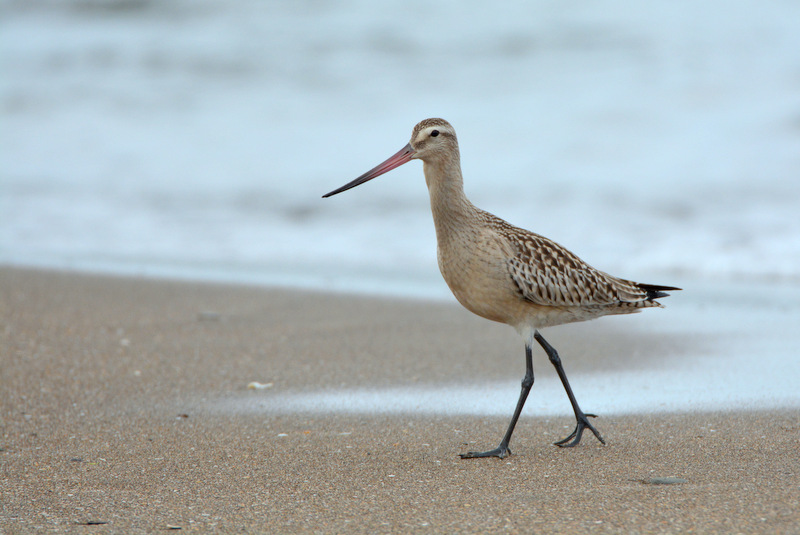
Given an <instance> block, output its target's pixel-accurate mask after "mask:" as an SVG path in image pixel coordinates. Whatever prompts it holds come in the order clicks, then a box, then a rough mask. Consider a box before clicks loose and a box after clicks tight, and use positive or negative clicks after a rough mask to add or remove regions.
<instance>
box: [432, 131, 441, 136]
mask: <svg viewBox="0 0 800 535" xmlns="http://www.w3.org/2000/svg"><path fill="white" fill-rule="evenodd" d="M438 135H439V131H438V130H432V131H431V137H436V136H438Z"/></svg>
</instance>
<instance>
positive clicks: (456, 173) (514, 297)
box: [325, 119, 678, 458]
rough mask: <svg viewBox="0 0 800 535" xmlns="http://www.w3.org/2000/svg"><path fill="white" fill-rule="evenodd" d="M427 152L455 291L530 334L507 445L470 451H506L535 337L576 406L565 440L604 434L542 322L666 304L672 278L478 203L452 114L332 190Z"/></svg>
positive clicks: (442, 249)
mask: <svg viewBox="0 0 800 535" xmlns="http://www.w3.org/2000/svg"><path fill="white" fill-rule="evenodd" d="M413 159H419V160H422V162H423V171H424V173H425V183H426V184H427V186H428V192H429V194H430V201H431V212H432V214H433V222H434V226H435V227H436V241H437V257H438V262H439V270H440V271H441V272H442V276H443V277H444V280H445V282H447V285H448V286H449V287H450V290H451V291H452V292H453V295H454V296H455V297H456V299H458V301H459V302H460V303H461V304H462V305H463V306H464V307H465V308H467V309H468V310H470V311H471V312H474V313H475V314H477V315H479V316H482V317H484V318H487V319H490V320H493V321H498V322H502V323H507V324H508V325H511V326H512V327H514V328H515V329H516V330H517V331H518V332H519V333H520V334H521V335H522V336H523V337H524V339H525V342H526V346H525V351H526V353H525V355H526V373H525V378H524V379H523V381H522V392H521V393H520V398H519V401H518V402H517V408H516V410H515V411H514V416H513V417H512V420H511V424H510V425H509V427H508V430H507V431H506V434H505V436H504V437H503V440H502V441H501V443H500V445H499V446H498V447H497V448H495V449H493V450H489V451H485V452H469V453H466V454H463V455H462V457H464V458H475V457H500V458H503V457H505V456H507V455H510V454H511V451H510V450H509V448H508V444H509V441H510V440H511V435H512V433H513V431H514V426H515V425H516V423H517V419H518V418H519V415H520V413H521V411H522V407H523V405H524V404H525V400H526V398H527V396H528V393H529V392H530V389H531V387H532V385H533V367H532V360H531V347H532V346H533V342H534V341H536V342H538V343H539V345H541V346H542V348H543V349H544V350H545V352H546V353H547V355H548V357H549V358H550V361H551V362H552V363H553V365H554V366H555V367H556V371H557V372H558V375H559V378H560V379H561V381H562V383H563V385H564V388H565V390H566V392H567V395H568V397H569V399H570V403H571V404H572V407H573V410H574V411H575V418H576V420H577V425H576V427H575V431H573V432H572V434H571V435H570V436H568V437H567V438H565V439H564V440H561V441H558V442H556V444H557V445H559V446H575V445H577V444H578V443H579V442H580V440H581V435H582V433H583V431H584V430H585V429H590V430H591V431H592V432H593V433H594V434H595V436H596V437H597V438H598V440H600V442H602V443H605V442H604V441H603V438H602V437H601V436H600V433H598V432H597V430H596V429H595V428H594V427H593V426H592V424H591V423H589V421H588V419H587V417H588V416H593V415H591V414H585V413H584V412H583V411H581V409H580V407H579V406H578V403H577V401H576V400H575V396H574V395H573V393H572V389H571V387H570V385H569V381H568V380H567V377H566V373H565V372H564V369H563V367H562V365H561V359H560V358H559V356H558V353H557V352H556V351H555V349H553V347H552V346H550V344H548V343H547V341H545V340H544V338H543V337H542V336H541V334H539V332H538V329H540V328H543V327H550V326H554V325H560V324H563V323H571V322H576V321H586V320H590V319H594V318H598V317H600V316H605V315H610V314H629V313H632V312H639V311H640V310H642V309H643V308H650V307H660V306H662V305H661V304H660V303H658V301H656V299H657V298H659V297H666V296H667V294H666V293H664V291H665V290H678V288H673V287H670V286H656V285H650V284H641V283H637V282H633V281H629V280H625V279H620V278H617V277H613V276H611V275H609V274H608V273H605V272H603V271H600V270H598V269H595V268H593V267H592V266H590V265H589V264H587V263H586V262H584V261H583V260H581V259H580V258H578V257H577V256H576V255H575V254H573V253H571V252H570V251H568V250H567V249H565V248H564V247H562V246H561V245H559V244H557V243H555V242H553V241H552V240H549V239H547V238H545V237H544V236H540V235H538V234H534V233H533V232H530V231H528V230H525V229H521V228H518V227H515V226H513V225H510V224H509V223H507V222H505V221H503V220H502V219H500V218H499V217H496V216H494V215H492V214H490V213H489V212H486V211H484V210H481V209H480V208H477V207H476V206H475V205H473V204H472V203H471V202H470V201H469V200H468V199H467V197H466V196H465V195H464V187H463V179H462V176H461V162H460V154H459V149H458V140H457V138H456V133H455V130H454V129H453V127H452V126H451V125H450V123H448V122H447V121H445V120H444V119H425V120H424V121H422V122H420V123H419V124H417V125H416V126H415V127H414V130H413V132H412V134H411V141H410V142H409V144H408V145H406V146H405V147H403V148H402V149H401V150H400V151H399V152H398V153H397V154H395V155H394V156H392V157H390V158H389V159H388V160H386V161H385V162H383V163H382V164H380V165H378V166H377V167H375V168H373V169H371V170H370V171H368V172H366V173H364V174H363V175H361V176H360V177H358V178H356V179H355V180H353V181H352V182H349V183H348V184H345V185H344V186H342V187H341V188H338V189H336V190H334V191H332V192H330V193H328V194H327V195H325V197H329V196H331V195H335V194H337V193H340V192H342V191H345V190H348V189H350V188H353V187H355V186H358V185H359V184H363V183H364V182H367V181H369V180H372V179H373V178H375V177H377V176H380V175H382V174H383V173H386V172H388V171H390V170H392V169H394V168H395V167H397V166H399V165H402V164H404V163H406V162H409V161H411V160H413Z"/></svg>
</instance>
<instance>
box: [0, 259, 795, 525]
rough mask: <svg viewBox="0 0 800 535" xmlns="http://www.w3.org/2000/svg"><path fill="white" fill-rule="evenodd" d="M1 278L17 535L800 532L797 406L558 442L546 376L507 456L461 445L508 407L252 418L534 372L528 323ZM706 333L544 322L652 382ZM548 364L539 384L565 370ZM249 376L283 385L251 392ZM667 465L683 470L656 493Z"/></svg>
mask: <svg viewBox="0 0 800 535" xmlns="http://www.w3.org/2000/svg"><path fill="white" fill-rule="evenodd" d="M0 291H1V292H2V303H1V304H0V311H1V312H2V314H0V318H2V326H0V328H2V338H1V339H0V354H2V358H3V371H2V377H1V378H0V387H2V391H3V396H2V400H1V401H0V409H2V413H0V414H1V416H0V424H2V441H1V442H0V474H2V479H1V480H0V486H1V487H2V496H3V500H2V505H0V532H3V533H27V532H30V531H32V530H34V529H43V530H46V531H51V532H73V531H74V532H81V533H82V532H84V531H85V530H86V529H92V530H93V531H98V532H100V531H102V532H104V533H148V532H153V531H160V530H166V529H170V526H172V527H180V528H181V529H182V530H191V529H194V530H202V531H204V532H205V531H210V532H218V533H227V532H234V531H242V530H244V531H256V532H281V533H305V532H323V533H340V532H353V533H391V532H408V531H412V530H414V531H417V530H419V531H428V532H432V533H444V532H467V533H470V532H471V533H480V532H486V531H501V530H504V531H508V532H511V533H517V532H520V533H529V532H531V531H532V530H533V531H538V530H545V531H566V530H570V531H572V532H575V533H616V532H626V533H636V532H661V533H670V532H679V531H689V530H694V531H700V532H710V531H725V532H749V533H793V532H796V526H797V525H798V524H800V512H798V511H797V510H796V507H794V505H793V504H796V503H798V501H800V487H799V486H798V485H797V481H798V478H800V459H798V455H797V451H798V448H800V414H798V411H797V410H796V408H788V409H765V410H747V409H742V408H740V409H735V410H731V411H727V412H718V411H708V412H703V411H681V412H666V413H635V414H609V413H607V412H605V411H604V410H603V405H598V406H595V405H597V404H596V403H594V402H593V406H592V410H593V411H595V412H598V413H599V414H600V417H599V418H598V419H597V420H596V421H595V423H596V425H597V426H598V429H599V430H600V431H601V432H602V433H603V435H604V437H605V438H606V440H607V441H608V445H607V446H600V445H599V443H597V441H596V440H594V439H593V437H592V436H584V440H583V442H582V443H581V445H580V446H579V447H577V448H573V449H570V450H562V449H558V448H556V447H554V446H552V442H554V441H555V440H556V439H557V438H561V436H562V435H566V434H568V433H569V431H570V430H571V425H572V423H573V422H572V421H571V420H570V419H569V417H564V416H560V415H557V414H556V415H548V416H537V415H536V410H535V408H536V395H537V390H536V386H537V385H535V386H534V392H533V393H532V395H531V398H530V400H529V406H528V407H526V409H528V410H526V412H525V414H523V417H522V419H521V420H520V424H519V426H518V429H517V432H516V433H515V436H514V440H513V441H512V444H511V449H512V451H513V453H514V455H512V456H511V457H509V458H507V459H504V460H502V461H501V460H497V459H482V460H469V461H462V460H460V459H458V458H457V455H458V454H459V453H462V452H463V451H466V450H467V449H474V447H484V446H487V447H491V446H493V445H494V443H495V442H496V441H497V440H499V438H500V434H501V433H502V432H503V430H504V429H505V425H506V424H507V420H508V417H509V416H510V412H511V409H512V408H513V407H511V406H509V407H507V408H506V407H502V410H499V411H498V413H497V415H487V414H482V413H481V412H480V411H478V412H477V413H474V414H470V413H469V412H467V413H463V412H462V413H447V412H446V411H443V412H442V413H441V414H438V413H437V412H436V411H435V410H432V411H430V412H428V413H426V414H420V413H416V412H402V411H400V412H397V413H381V412H377V411H375V412H373V413H370V412H369V411H364V412H359V413H348V412H342V411H330V412H326V413H321V412H314V411H295V410H287V411H285V412H282V413H274V412H270V411H267V410H258V408H257V407H256V410H249V411H248V410H236V407H238V406H239V405H237V403H238V402H239V401H241V400H244V401H247V400H250V402H251V403H255V404H256V406H257V404H258V401H259V400H263V399H265V398H266V397H271V398H277V399H280V398H281V396H285V395H287V394H288V393H290V392H298V391H299V392H309V393H314V392H319V391H321V390H323V389H332V390H333V391H334V392H342V391H347V390H348V389H350V390H353V389H358V388H377V389H384V390H385V389H389V388H391V387H393V386H397V385H407V386H415V385H416V386H420V385H421V386H425V387H428V386H431V385H438V384H445V385H447V384H459V383H462V384H463V383H471V384H474V385H477V386H478V387H479V386H480V385H481V384H482V383H486V384H487V385H489V384H490V383H492V382H497V381H500V382H504V381H506V382H509V384H511V382H516V381H518V379H519V378H518V377H517V376H518V375H519V376H521V373H522V366H523V364H522V354H521V351H522V346H521V342H520V341H519V340H518V339H517V337H516V336H515V335H514V333H513V331H512V330H511V329H509V328H508V327H506V326H502V325H496V324H492V323H490V322H486V321H485V320H482V319H480V318H477V317H473V316H472V315H470V314H469V313H468V312H466V311H463V310H461V309H460V307H459V306H458V305H457V304H449V303H433V302H427V303H425V302H420V301H417V300H404V299H394V298H385V297H365V296H346V295H341V294H320V293H317V292H313V291H298V290H281V289H268V288H259V287H248V286H245V285H225V284H219V283H196V282H180V281H163V280H161V281H159V280H154V279H140V278H130V277H118V276H104V275H103V276H100V275H85V274H76V273H67V272H53V271H44V270H33V269H19V268H9V267H0ZM670 303H671V302H670ZM668 306H669V305H668ZM764 306H768V305H766V304H765V305H764ZM676 308H680V307H676ZM778 312H781V311H780V310H778ZM753 314H754V315H755V317H756V318H759V317H760V316H759V314H760V312H759V310H756V311H755V312H754V313H751V315H753ZM644 316H645V315H644V314H641V315H639V317H644ZM671 318H674V316H668V317H667V318H666V319H671ZM790 319H791V318H790ZM762 320H763V318H762ZM688 323H691V322H690V321H687V322H683V323H682V322H680V321H677V320H674V319H672V320H671V321H664V322H659V321H652V322H650V321H648V322H645V323H643V322H641V321H637V322H628V321H624V320H623V321H614V322H595V323H591V324H580V325H579V326H578V327H577V328H575V329H566V328H565V329H563V330H559V329H558V328H557V329H553V330H548V331H547V332H548V333H551V332H552V336H551V335H549V334H548V339H549V340H552V341H553V344H554V345H556V344H558V345H557V346H556V347H558V348H559V351H560V352H561V353H562V356H563V357H564V361H565V366H567V369H568V372H569V373H570V378H571V379H573V377H575V378H580V377H585V376H591V375H592V374H596V373H598V372H600V371H607V372H608V373H612V374H613V373H615V372H622V370H625V369H628V368H630V367H633V368H636V369H639V370H641V371H642V373H649V372H650V371H653V370H656V371H657V370H658V369H659V368H660V367H662V366H664V363H663V362H662V361H663V359H664V356H665V355H670V356H671V357H670V358H673V359H684V360H686V361H691V360H692V359H693V358H694V356H695V354H696V351H697V348H698V347H700V348H703V350H705V348H707V347H713V346H714V345H715V344H716V343H717V342H718V341H719V339H721V338H723V337H724V336H725V335H726V331H725V330H724V329H723V330H722V331H721V333H720V334H719V335H718V336H717V337H715V336H714V335H713V333H708V332H705V331H704V330H703V329H698V330H695V331H692V330H688V329H687V324H688ZM676 332H677V333H680V334H681V335H680V336H677V337H676V336H675V333H676ZM734 342H738V340H734ZM590 349H591V350H593V351H588V350H590ZM587 354H591V355H592V357H591V358H589V357H586V356H585V355H587ZM486 355H495V356H492V357H491V358H490V359H487V357H486ZM535 364H536V369H537V374H538V375H537V381H539V380H540V378H542V379H541V381H542V382H544V378H546V377H547V374H548V373H551V371H550V369H549V368H550V366H549V365H548V364H547V362H546V360H542V359H539V360H538V361H537V362H536V363H535ZM573 380H574V379H573ZM253 381H258V382H260V383H262V384H269V383H272V386H270V387H267V388H265V389H263V390H248V389H247V385H248V384H249V383H250V382H253ZM579 382H580V381H579ZM537 384H538V383H537ZM573 386H574V387H575V388H576V390H577V386H576V385H575V384H573ZM517 388H518V383H517ZM545 391H546V390H545V389H543V390H542V392H545ZM476 392H480V388H476ZM576 393H577V394H578V396H579V399H583V398H586V397H591V393H590V392H580V393H578V392H576ZM508 395H509V396H510V397H511V398H515V397H516V395H517V391H516V390H513V389H512V391H511V392H508ZM603 395H604V396H606V398H607V399H608V396H609V395H614V394H613V393H604V394H603ZM432 402H434V401H430V400H425V403H432ZM225 403H230V404H231V406H230V407H228V406H226V405H225ZM583 404H584V402H583V401H582V405H583ZM587 410H588V409H587ZM506 412H508V414H506ZM669 477H674V478H678V479H679V480H682V481H683V482H676V481H675V480H666V481H668V482H669V483H670V484H656V482H657V481H661V480H659V479H658V478H669ZM90 522H105V523H104V524H97V525H94V524H93V527H92V528H87V527H85V526H86V525H87V523H90ZM82 526H83V527H82Z"/></svg>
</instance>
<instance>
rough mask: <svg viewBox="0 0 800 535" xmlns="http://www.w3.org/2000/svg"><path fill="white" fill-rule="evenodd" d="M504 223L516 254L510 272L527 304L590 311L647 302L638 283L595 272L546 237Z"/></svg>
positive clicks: (505, 233) (511, 258) (645, 294)
mask: <svg viewBox="0 0 800 535" xmlns="http://www.w3.org/2000/svg"><path fill="white" fill-rule="evenodd" d="M502 223H503V225H502V226H501V227H510V228H507V229H503V228H500V229H498V230H500V231H501V234H502V235H503V236H504V237H505V238H506V239H507V240H508V245H509V246H510V247H511V250H512V251H513V254H512V256H511V257H510V258H509V260H508V271H509V274H510V276H511V279H512V280H513V281H514V284H516V286H517V288H519V291H520V293H521V294H522V296H523V297H524V298H525V299H527V300H528V301H531V302H532V303H535V304H537V305H544V306H581V307H587V306H610V305H620V304H623V303H637V302H641V301H645V300H646V299H647V297H648V296H647V292H646V291H644V290H642V289H641V288H639V287H638V285H637V284H636V283H634V282H631V281H626V280H623V279H618V278H616V277H612V276H611V275H608V274H607V273H604V272H602V271H599V270H597V269H595V268H593V267H592V266H590V265H588V264H587V263H586V262H584V261H583V260H581V259H580V258H578V257H577V256H575V255H574V254H573V253H571V252H570V251H568V250H567V249H565V248H563V247H561V246H560V245H558V244H557V243H555V242H553V241H551V240H549V239H547V238H545V237H543V236H540V235H538V234H535V233H533V232H529V231H526V230H524V229H519V228H516V227H511V226H510V225H508V224H507V223H505V222H502ZM502 230H506V232H502ZM508 230H511V231H510V232H509V231H508Z"/></svg>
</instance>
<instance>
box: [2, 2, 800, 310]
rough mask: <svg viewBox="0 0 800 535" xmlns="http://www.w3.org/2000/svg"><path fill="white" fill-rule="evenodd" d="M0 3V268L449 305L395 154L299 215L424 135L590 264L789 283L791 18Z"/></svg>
mask: <svg viewBox="0 0 800 535" xmlns="http://www.w3.org/2000/svg"><path fill="white" fill-rule="evenodd" d="M0 5H1V6H2V9H3V17H2V19H1V20H0V39H1V40H2V43H1V44H2V46H0V49H2V52H0V54H2V56H1V57H2V63H3V66H2V70H3V72H4V76H3V77H1V78H0V110H1V111H2V115H3V117H2V126H0V147H2V149H0V151H1V152H0V157H2V166H0V192H2V193H1V194H0V262H5V263H13V264H20V265H46V266H55V267H62V268H64V267H65V268H77V269H95V270H101V271H111V272H123V273H134V274H152V275H170V276H178V277H187V278H214V279H219V280H232V281H246V282H259V283H268V284H281V285H296V286H311V287H316V288H326V289H340V290H348V291H353V290H355V291H365V292H376V291H377V292H381V293H400V294H408V293H409V292H410V293H412V294H414V295H428V296H437V295H446V289H445V288H444V285H443V284H441V281H440V280H439V275H438V271H437V269H436V261H435V245H434V243H435V240H434V235H433V228H432V225H431V220H430V213H429V208H428V200H427V192H426V191H425V186H424V181H423V179H422V172H421V166H420V164H419V163H417V162H412V163H411V164H409V165H407V166H405V167H403V168H401V169H398V170H395V171H393V172H392V173H391V174H389V175H387V176H385V177H382V178H381V179H379V180H376V181H373V182H371V183H370V184H368V185H365V186H362V187H361V188H358V189H357V190H353V191H349V192H347V193H346V194H343V195H340V196H337V197H334V198H331V199H326V200H323V199H321V198H320V197H321V195H322V194H323V193H325V192H327V191H330V190H331V189H333V188H335V187H338V186H339V185H341V184H343V183H345V182H347V181H349V180H351V179H352V178H354V177H355V176H357V175H358V174H360V173H361V172H363V171H365V170H366V169H368V168H370V167H372V166H373V165H375V164H376V163H378V162H379V161H382V160H383V159H384V158H385V157H387V156H388V155H390V154H392V153H394V152H395V151H396V150H397V149H398V148H399V147H401V146H402V145H403V144H405V143H406V142H407V140H408V136H409V134H410V131H411V128H412V126H413V125H414V124H415V123H416V122H417V121H418V120H420V119H422V118H425V117H427V116H443V117H445V118H447V119H448V120H450V121H451V122H452V123H453V124H454V125H455V127H456V129H457V130H458V132H459V137H460V142H461V148H462V159H463V166H464V173H465V178H466V189H467V193H468V195H469V196H470V197H471V198H472V200H473V201H474V202H475V203H476V204H477V205H478V206H480V207H482V208H485V209H488V210H490V211H492V212H495V213H497V214H498V215H500V216H502V217H504V218H506V219H508V220H509V221H511V222H512V223H515V224H517V225H520V226H523V227H526V228H530V229H531V230H534V231H536V232H539V233H542V234H544V235H546V236H548V237H551V238H553V239H555V240H557V241H559V242H560V243H563V244H564V245H566V246H567V247H569V248H570V249H572V250H574V251H575V252H576V253H578V254H579V255H580V256H582V257H584V258H585V259H587V260H588V261H589V262H590V263H592V264H593V265H596V266H597V267H599V268H601V269H604V270H606V271H609V272H612V273H615V274H618V275H621V276H624V277H628V278H634V279H638V280H644V281H648V282H655V283H665V284H667V283H669V284H676V285H679V286H680V285H682V283H681V279H683V278H690V279H691V278H694V279H698V278H700V279H702V278H711V279H716V278H719V277H727V278H737V279H748V278H759V279H762V280H794V281H797V280H798V279H799V278H800V218H798V217H797V215H796V214H797V212H798V209H800V180H798V172H800V126H798V124H799V123H798V109H800V97H798V95H800V82H798V78H797V73H798V72H800V22H798V21H800V5H798V4H795V3H792V2H781V1H778V0H774V1H768V2H755V1H751V2H739V3H737V4H736V6H731V5H729V3H723V2H704V3H700V4H698V3H696V2H688V1H681V2H672V3H669V4H668V5H663V6H647V7H645V6H643V5H641V4H640V3H637V2H633V1H623V0H619V1H602V2H594V3H588V4H584V5H580V6H574V5H570V6H566V5H565V6H561V5H559V4H553V3H548V2H534V3H529V2H526V3H523V2H520V3H516V4H512V5H510V6H506V7H504V8H503V9H499V8H497V7H490V6H488V5H484V4H481V3H478V2H472V3H466V4H464V3H462V4H459V6H458V7H456V6H453V5H450V4H435V5H431V4H430V3H427V2H410V3H409V2H403V3H395V4H388V5H387V4H382V5H381V6H380V7H377V6H375V5H373V4H372V3H369V2H366V1H363V0H346V1H344V2H338V3H335V4H327V3H323V4H318V3H307V2H296V3H280V2H255V1H252V2H236V3H228V2H221V1H219V0H205V1H201V2H196V1H192V2H189V1H180V0H179V1H175V2H169V3H161V2H148V1H144V0H142V1H133V2H122V3H116V2H105V1H102V0H89V1H87V0H72V1H65V2H46V1H39V2H21V1H12V0H8V1H4V2H2V3H1V4H0ZM421 13H424V16H421Z"/></svg>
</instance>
